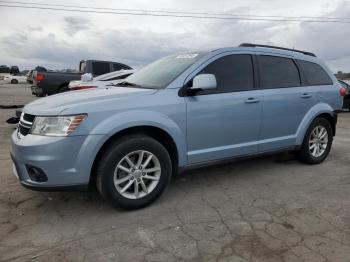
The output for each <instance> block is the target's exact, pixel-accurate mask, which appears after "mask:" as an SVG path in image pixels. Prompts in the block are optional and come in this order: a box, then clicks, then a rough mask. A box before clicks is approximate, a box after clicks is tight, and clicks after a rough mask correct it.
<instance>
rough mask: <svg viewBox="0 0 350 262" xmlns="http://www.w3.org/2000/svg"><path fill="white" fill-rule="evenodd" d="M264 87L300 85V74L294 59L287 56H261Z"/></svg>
mask: <svg viewBox="0 0 350 262" xmlns="http://www.w3.org/2000/svg"><path fill="white" fill-rule="evenodd" d="M259 63H260V74H261V78H262V87H263V88H284V87H294V86H300V75H299V71H298V68H297V67H296V65H295V63H294V61H293V60H292V59H289V58H285V57H277V56H265V55H262V56H259Z"/></svg>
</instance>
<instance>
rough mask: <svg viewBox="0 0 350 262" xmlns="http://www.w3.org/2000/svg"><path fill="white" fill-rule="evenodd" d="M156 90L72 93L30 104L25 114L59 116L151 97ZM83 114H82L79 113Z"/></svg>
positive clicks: (121, 89)
mask: <svg viewBox="0 0 350 262" xmlns="http://www.w3.org/2000/svg"><path fill="white" fill-rule="evenodd" d="M155 92H157V90H156V89H143V88H130V87H110V88H96V89H86V90H77V91H70V92H66V93H62V94H57V95H53V96H48V97H44V98H41V99H38V100H35V101H34V102H31V103H29V104H28V105H26V106H25V107H24V112H26V113H28V114H33V115H59V114H60V113H61V112H62V111H63V110H66V109H69V108H73V107H77V106H84V105H86V106H92V107H91V108H93V105H94V104H97V103H98V104H104V103H108V102H110V101H111V100H113V102H114V101H115V100H121V99H127V98H130V97H135V96H145V95H151V94H154V93H155ZM77 113H81V112H77Z"/></svg>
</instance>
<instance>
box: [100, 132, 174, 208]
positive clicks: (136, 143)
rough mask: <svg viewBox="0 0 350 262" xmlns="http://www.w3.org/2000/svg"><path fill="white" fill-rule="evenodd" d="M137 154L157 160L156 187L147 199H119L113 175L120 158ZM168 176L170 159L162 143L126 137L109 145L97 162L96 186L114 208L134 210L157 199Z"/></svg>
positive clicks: (145, 138)
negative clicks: (158, 176)
mask: <svg viewBox="0 0 350 262" xmlns="http://www.w3.org/2000/svg"><path fill="white" fill-rule="evenodd" d="M137 150H146V151H148V152H150V153H152V154H153V155H155V156H156V157H157V158H158V160H159V163H160V166H161V175H160V179H159V181H158V184H157V185H156V187H155V188H154V189H153V191H151V192H150V193H149V194H148V195H145V196H144V197H141V198H138V199H130V198H127V197H124V196H122V195H121V194H120V193H119V192H118V190H117V189H116V187H115V186H114V171H115V168H116V166H117V165H118V163H119V161H121V160H122V159H123V157H125V156H126V155H127V154H129V153H131V152H133V151H137ZM171 176H172V163H171V159H170V156H169V153H168V151H167V150H166V149H165V147H164V146H163V145H162V144H161V143H159V142H158V141H157V140H155V139H153V138H151V137H148V136H146V135H128V136H124V137H122V138H121V139H118V140H117V141H115V142H114V143H112V144H111V145H110V146H109V147H108V148H107V149H106V150H105V151H104V153H103V154H102V156H101V157H100V158H99V162H98V163H97V176H96V185H97V189H98V190H99V192H100V194H101V195H102V197H103V198H104V199H105V200H106V201H107V202H109V203H110V204H112V205H113V206H116V207H122V208H125V209H136V208H141V207H144V206H147V205H149V204H150V203H152V202H153V201H155V200H156V199H157V198H158V197H160V195H161V194H162V193H163V191H164V190H165V189H166V187H167V186H168V184H169V182H170V179H171Z"/></svg>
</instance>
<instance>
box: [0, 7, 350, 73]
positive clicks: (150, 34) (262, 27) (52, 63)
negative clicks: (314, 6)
mask: <svg viewBox="0 0 350 262" xmlns="http://www.w3.org/2000/svg"><path fill="white" fill-rule="evenodd" d="M237 10H238V9H237ZM237 10H234V9H233V10H231V11H232V12H238V11H237ZM349 12H350V4H348V3H346V2H343V3H342V4H341V5H339V7H338V9H337V10H336V11H334V12H332V13H328V14H327V16H336V17H341V16H343V17H346V16H347V14H348V13H349ZM64 21H65V32H66V33H67V34H68V35H70V36H73V35H74V34H76V33H77V32H81V33H82V35H81V36H82V39H84V40H81V42H79V43H77V42H67V41H64V40H62V39H65V38H64V36H62V35H61V36H60V35H59V33H56V32H55V35H53V34H49V35H46V36H42V35H41V34H29V35H28V36H27V35H24V34H18V33H17V34H12V35H9V36H7V37H4V38H2V39H0V48H1V49H2V50H5V52H6V56H7V57H8V59H10V58H11V59H12V61H13V60H15V61H18V63H22V64H23V63H28V64H29V63H32V64H33V65H36V64H41V65H45V66H48V67H49V68H57V69H59V68H67V67H71V68H77V66H78V62H79V60H80V59H103V60H113V61H120V62H124V63H126V64H129V65H131V66H136V67H138V66H141V65H144V64H147V63H149V62H151V61H153V60H155V59H157V58H159V57H161V56H164V55H167V54H170V53H175V52H180V51H188V50H209V49H214V48H218V47H223V46H237V45H238V44H240V43H242V42H254V43H262V44H274V45H280V46H286V47H294V48H296V49H305V50H309V51H312V52H315V53H317V55H318V56H319V57H321V58H322V59H325V60H326V61H328V62H329V65H331V66H332V69H333V70H343V71H349V70H350V64H349V63H348V61H350V49H349V48H348V43H349V42H350V34H349V33H350V32H349V31H350V30H349V29H350V27H349V24H326V23H324V24H322V23H273V22H247V21H235V20H194V19H192V20H191V19H188V20H181V22H179V24H178V26H179V27H181V26H182V27H184V30H177V31H178V32H175V31H174V32H172V31H171V30H169V31H170V32H167V33H159V32H156V31H154V30H153V31H151V30H146V29H145V28H143V27H142V26H141V25H140V27H139V28H140V29H132V28H127V27H124V28H121V29H118V30H117V29H104V30H97V29H95V28H94V27H93V26H92V25H91V23H90V22H89V21H88V20H86V19H82V18H76V17H65V18H64ZM179 21H180V20H179ZM67 26H69V27H67ZM66 27H67V28H66ZM85 30H88V31H85ZM179 32H181V33H179ZM13 43H15V47H16V48H15V49H14V48H13V47H14V44H13ZM24 59H27V60H25V62H23V60H24ZM11 63H13V62H11Z"/></svg>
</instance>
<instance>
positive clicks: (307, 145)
mask: <svg viewBox="0 0 350 262" xmlns="http://www.w3.org/2000/svg"><path fill="white" fill-rule="evenodd" d="M332 142H333V131H332V127H331V124H330V123H329V121H328V120H326V119H324V118H316V119H315V120H314V121H313V122H312V123H311V125H310V126H309V128H308V130H307V132H306V135H305V138H304V141H303V144H302V146H301V148H300V151H299V152H298V158H299V159H300V160H301V161H302V162H305V163H307V164H319V163H321V162H323V161H324V160H325V159H326V157H327V156H328V154H329V151H330V150H331V147H332Z"/></svg>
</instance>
